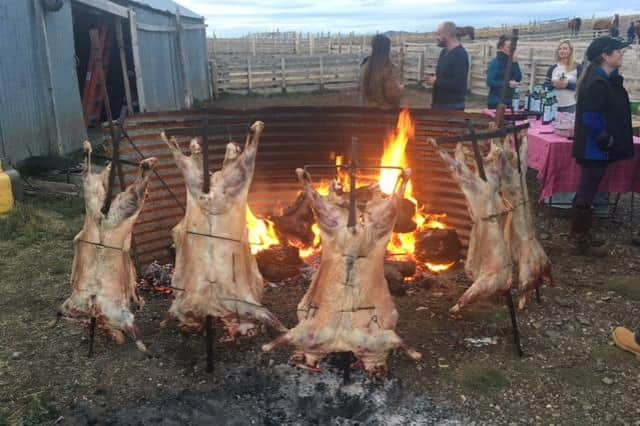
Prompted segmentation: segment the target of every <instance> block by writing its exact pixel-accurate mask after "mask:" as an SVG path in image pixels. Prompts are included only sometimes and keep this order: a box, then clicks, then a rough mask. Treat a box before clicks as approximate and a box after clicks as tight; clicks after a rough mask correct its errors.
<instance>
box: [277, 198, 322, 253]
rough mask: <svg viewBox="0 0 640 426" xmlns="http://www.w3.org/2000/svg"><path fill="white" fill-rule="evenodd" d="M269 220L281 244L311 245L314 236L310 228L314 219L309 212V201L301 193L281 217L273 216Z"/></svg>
mask: <svg viewBox="0 0 640 426" xmlns="http://www.w3.org/2000/svg"><path fill="white" fill-rule="evenodd" d="M270 220H271V221H272V222H273V224H274V228H275V230H276V235H277V237H278V240H279V241H280V242H281V243H282V244H290V245H299V244H300V245H302V246H303V247H309V246H311V245H312V244H313V238H314V235H313V231H312V230H311V226H312V225H313V224H314V223H315V218H314V217H313V210H311V200H309V198H307V196H306V195H305V194H304V193H302V192H301V193H300V194H299V195H298V198H296V201H295V202H294V203H293V204H292V205H291V206H289V207H287V208H286V209H285V210H284V211H283V212H282V214H281V215H274V216H272V217H271V218H270Z"/></svg>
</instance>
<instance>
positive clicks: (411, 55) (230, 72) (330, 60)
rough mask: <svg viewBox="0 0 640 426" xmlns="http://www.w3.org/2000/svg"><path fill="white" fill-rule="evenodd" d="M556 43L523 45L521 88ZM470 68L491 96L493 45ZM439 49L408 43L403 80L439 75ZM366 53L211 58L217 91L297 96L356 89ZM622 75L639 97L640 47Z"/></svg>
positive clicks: (475, 50)
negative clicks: (489, 80) (489, 77)
mask: <svg viewBox="0 0 640 426" xmlns="http://www.w3.org/2000/svg"><path fill="white" fill-rule="evenodd" d="M556 47H557V44H556V42H546V43H539V42H535V43H534V42H528V41H522V42H520V43H519V44H518V56H519V58H518V62H519V64H520V68H521V70H522V74H523V80H522V84H521V90H526V89H528V88H531V87H532V86H533V85H535V84H538V83H541V82H543V81H544V78H545V75H546V71H547V69H548V67H549V66H550V65H551V64H553V63H555V51H556ZM586 47H587V43H580V42H577V43H575V44H574V48H575V57H576V58H577V59H578V58H582V57H583V55H584V51H585V49H586ZM465 48H466V49H467V52H468V54H469V59H470V68H469V75H468V86H469V89H470V92H471V93H472V94H476V95H486V94H487V92H488V89H487V86H486V70H487V66H488V63H489V61H491V59H493V58H494V56H495V45H494V43H487V42H485V43H473V44H465ZM439 53H440V49H439V48H437V47H436V46H434V45H433V44H421V43H409V42H406V43H404V44H403V45H402V48H401V49H400V50H399V51H396V52H394V53H393V60H394V63H395V64H396V65H398V71H399V75H400V78H401V80H402V81H403V82H404V83H405V84H421V82H422V80H423V79H424V77H425V76H426V75H429V74H433V73H435V66H436V62H437V59H438V56H439ZM364 56H366V52H364V53H363V52H357V53H353V52H352V53H351V54H342V55H336V54H333V55H313V56H311V55H308V56H298V55H292V56H279V57H278V56H272V55H270V56H253V55H247V56H230V55H225V56H224V57H216V58H212V59H211V61H210V65H211V78H212V82H213V88H214V93H215V95H216V96H218V95H219V94H221V93H242V94H248V93H265V94H268V93H276V92H282V93H292V92H305V91H314V90H324V89H343V88H354V87H357V83H358V80H359V72H360V64H361V63H362V59H363V58H364ZM622 74H623V75H624V76H625V87H626V88H627V90H628V91H629V94H630V96H631V98H632V99H640V48H633V49H631V50H628V51H627V52H626V53H625V59H624V66H623V68H622Z"/></svg>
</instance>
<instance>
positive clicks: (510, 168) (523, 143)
mask: <svg viewBox="0 0 640 426" xmlns="http://www.w3.org/2000/svg"><path fill="white" fill-rule="evenodd" d="M503 149H504V151H505V155H506V160H507V161H506V167H505V169H504V170H503V173H502V179H501V192H502V196H503V198H504V199H505V200H506V201H507V202H508V203H509V204H511V208H512V209H513V213H512V216H513V220H512V221H511V227H510V229H508V232H507V242H508V245H509V248H510V251H511V257H512V259H513V262H514V263H516V264H517V265H518V294H519V301H518V306H519V308H520V309H523V308H524V307H525V305H526V302H527V297H528V296H529V295H530V294H531V291H532V290H534V289H536V288H538V287H540V286H541V285H542V284H543V283H544V282H548V283H550V284H553V281H552V278H551V262H550V261H549V258H548V257H547V254H546V253H545V252H544V249H543V248H542V245H541V244H540V242H539V241H538V239H537V238H536V231H535V227H534V224H533V217H532V215H531V206H530V205H529V193H528V191H527V184H526V179H525V176H526V172H527V151H528V146H527V137H526V135H521V136H520V150H519V151H520V152H519V158H520V170H518V153H516V147H515V141H514V139H513V136H511V137H507V138H505V140H504V143H503Z"/></svg>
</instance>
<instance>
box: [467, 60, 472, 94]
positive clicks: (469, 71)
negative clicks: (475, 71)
mask: <svg viewBox="0 0 640 426" xmlns="http://www.w3.org/2000/svg"><path fill="white" fill-rule="evenodd" d="M468 57H469V69H468V70H467V92H468V93H471V82H472V80H471V66H472V64H473V56H472V54H471V53H468Z"/></svg>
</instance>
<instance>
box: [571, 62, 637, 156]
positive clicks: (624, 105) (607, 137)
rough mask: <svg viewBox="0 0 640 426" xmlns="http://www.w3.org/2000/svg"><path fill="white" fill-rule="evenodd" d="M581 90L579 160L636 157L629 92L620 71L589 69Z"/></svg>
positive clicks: (576, 147) (576, 145) (576, 152)
mask: <svg viewBox="0 0 640 426" xmlns="http://www.w3.org/2000/svg"><path fill="white" fill-rule="evenodd" d="M587 72H589V74H588V75H586V76H585V80H584V82H583V83H582V84H583V85H582V87H581V88H580V89H579V92H578V102H577V105H576V119H575V134H574V141H573V156H574V158H576V160H578V162H580V160H605V161H616V160H622V159H625V158H631V157H633V131H632V128H631V107H630V105H629V95H628V94H627V91H626V90H625V88H624V87H623V85H622V83H623V81H624V80H623V78H622V76H621V75H619V74H618V73H617V72H614V73H612V74H611V75H610V76H607V75H606V73H605V72H604V71H603V70H602V69H601V68H595V69H594V70H591V71H587Z"/></svg>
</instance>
